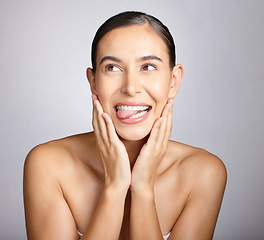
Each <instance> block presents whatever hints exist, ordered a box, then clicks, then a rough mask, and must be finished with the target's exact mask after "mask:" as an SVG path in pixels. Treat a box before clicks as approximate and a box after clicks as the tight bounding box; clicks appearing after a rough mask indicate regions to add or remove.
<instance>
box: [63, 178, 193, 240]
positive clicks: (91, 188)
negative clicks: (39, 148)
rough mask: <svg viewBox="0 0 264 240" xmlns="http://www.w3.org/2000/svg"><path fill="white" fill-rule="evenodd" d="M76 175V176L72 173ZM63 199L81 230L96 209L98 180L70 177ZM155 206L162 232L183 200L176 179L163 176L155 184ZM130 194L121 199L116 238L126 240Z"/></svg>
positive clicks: (175, 217)
mask: <svg viewBox="0 0 264 240" xmlns="http://www.w3.org/2000/svg"><path fill="white" fill-rule="evenodd" d="M75 176H76V175H75ZM66 186H67V189H66V190H65V198H66V201H67V203H68V206H69V207H70V209H71V212H72V214H73V218H74V220H75V222H76V226H77V228H78V230H79V231H80V232H82V233H83V232H85V230H86V229H87V227H88V226H89V223H90V221H91V219H92V216H93V214H94V212H95V210H96V208H97V204H98V202H99V200H100V197H101V193H102V190H103V184H102V182H100V181H98V179H95V178H93V177H88V176H87V177H86V176H85V177H84V176H83V177H80V178H72V179H71V181H70V182H68V183H67V184H66ZM154 193H155V205H156V211H157V216H158V218H159V222H160V227H161V230H162V233H163V235H166V234H167V233H168V232H169V231H170V230H171V228H172V226H173V225H174V223H175V221H176V220H177V218H178V217H179V215H180V213H181V212H182V209H183V208H184V205H185V203H186V200H187V195H188V194H187V192H186V191H185V189H184V184H182V182H181V181H180V180H179V179H170V181H167V180H166V176H164V177H163V178H160V179H159V180H158V181H156V183H155V191H154ZM130 206H131V195H130V192H129V193H128V194H127V197H126V200H125V208H124V216H123V222H122V228H121V232H120V240H122V239H126V240H127V239H129V232H130V230H129V223H130V222H129V219H130Z"/></svg>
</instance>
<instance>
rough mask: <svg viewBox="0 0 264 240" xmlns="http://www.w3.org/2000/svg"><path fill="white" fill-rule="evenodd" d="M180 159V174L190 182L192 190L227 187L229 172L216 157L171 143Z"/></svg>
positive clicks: (194, 148)
mask: <svg viewBox="0 0 264 240" xmlns="http://www.w3.org/2000/svg"><path fill="white" fill-rule="evenodd" d="M171 144H172V146H173V148H172V149H175V150H174V151H175V155H176V154H177V155H178V156H179V158H178V160H177V161H178V164H177V165H178V170H179V171H178V172H180V174H181V175H182V177H184V178H185V179H186V181H189V182H190V185H191V186H192V188H193V187H194V188H197V187H198V186H199V187H198V188H200V187H202V186H204V187H205V186H207V187H209V185H211V186H213V185H219V188H224V187H225V185H226V179H227V171H226V167H225V165H224V163H223V162H222V160H221V159H220V158H219V157H217V156H216V155H214V154H212V153H210V152H208V151H206V150H204V149H201V148H196V147H192V146H189V145H186V144H182V143H177V142H171Z"/></svg>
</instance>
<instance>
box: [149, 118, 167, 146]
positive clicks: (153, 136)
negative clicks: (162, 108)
mask: <svg viewBox="0 0 264 240" xmlns="http://www.w3.org/2000/svg"><path fill="white" fill-rule="evenodd" d="M163 121H164V119H163V118H162V117H160V118H158V119H157V120H156V122H155V123H154V124H153V127H152V129H151V132H150V136H149V139H148V142H147V144H148V145H154V146H156V143H157V140H158V137H159V129H160V127H161V125H162V123H163Z"/></svg>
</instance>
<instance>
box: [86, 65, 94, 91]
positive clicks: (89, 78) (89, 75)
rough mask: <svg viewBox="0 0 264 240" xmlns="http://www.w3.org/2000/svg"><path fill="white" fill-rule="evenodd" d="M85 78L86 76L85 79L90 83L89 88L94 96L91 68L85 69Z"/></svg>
mask: <svg viewBox="0 0 264 240" xmlns="http://www.w3.org/2000/svg"><path fill="white" fill-rule="evenodd" d="M86 76H87V79H88V81H89V83H90V88H91V92H92V94H96V87H95V73H94V72H93V70H92V69H91V68H87V70H86Z"/></svg>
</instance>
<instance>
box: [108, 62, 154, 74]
mask: <svg viewBox="0 0 264 240" xmlns="http://www.w3.org/2000/svg"><path fill="white" fill-rule="evenodd" d="M149 66H150V67H153V68H154V69H151V70H144V68H145V67H149ZM114 67H116V68H118V69H119V70H121V68H120V67H119V66H116V65H115V64H107V65H106V66H105V68H104V69H105V71H106V72H115V71H113V70H109V68H114ZM141 69H142V70H143V71H153V70H157V66H156V65H154V64H152V63H145V64H144V65H143V66H142V68H141Z"/></svg>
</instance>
